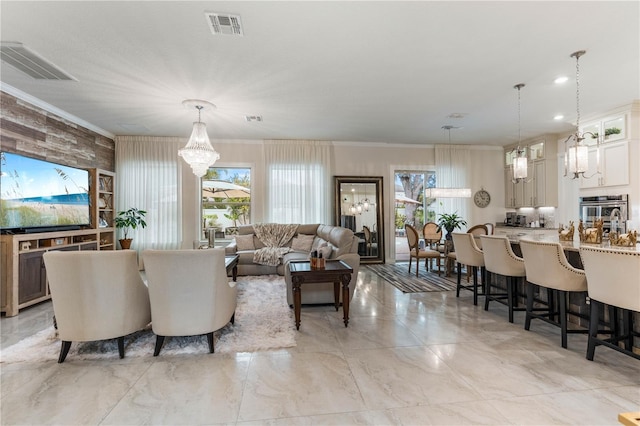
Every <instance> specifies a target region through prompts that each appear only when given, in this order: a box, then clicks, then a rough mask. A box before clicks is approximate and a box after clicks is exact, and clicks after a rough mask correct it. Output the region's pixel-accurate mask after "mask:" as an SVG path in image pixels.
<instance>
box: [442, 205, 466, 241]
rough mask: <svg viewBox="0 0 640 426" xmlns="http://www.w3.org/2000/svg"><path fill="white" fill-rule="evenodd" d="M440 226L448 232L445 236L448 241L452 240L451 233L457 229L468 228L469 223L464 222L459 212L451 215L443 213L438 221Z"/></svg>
mask: <svg viewBox="0 0 640 426" xmlns="http://www.w3.org/2000/svg"><path fill="white" fill-rule="evenodd" d="M438 226H440V228H444V229H445V230H446V231H447V235H446V236H445V238H446V239H447V240H450V239H451V233H452V232H453V231H454V230H456V229H460V228H462V227H463V226H467V221H466V220H464V219H463V218H462V217H461V216H458V212H455V213H451V214H449V213H442V214H441V215H440V218H439V219H438Z"/></svg>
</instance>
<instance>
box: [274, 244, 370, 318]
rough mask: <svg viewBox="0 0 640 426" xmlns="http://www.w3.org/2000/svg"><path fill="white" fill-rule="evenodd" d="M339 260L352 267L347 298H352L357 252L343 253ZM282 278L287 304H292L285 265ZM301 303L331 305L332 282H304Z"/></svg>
mask: <svg viewBox="0 0 640 426" xmlns="http://www.w3.org/2000/svg"><path fill="white" fill-rule="evenodd" d="M338 259H339V260H342V261H344V263H346V264H347V265H349V266H350V267H351V269H353V274H351V281H350V282H349V300H351V299H352V298H353V293H354V292H355V289H356V284H357V282H358V270H359V269H360V255H358V254H357V253H348V254H343V255H342V256H339V257H338ZM284 270H285V273H284V279H285V283H286V286H287V303H288V304H289V306H293V288H292V282H291V271H289V268H288V266H287V265H285V268H284ZM301 296H302V304H303V305H313V304H325V303H330V304H332V305H333V303H334V300H335V296H334V294H333V283H309V284H304V286H303V288H302V295H301ZM340 298H341V299H340V301H342V292H340Z"/></svg>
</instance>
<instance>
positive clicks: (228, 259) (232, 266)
mask: <svg viewBox="0 0 640 426" xmlns="http://www.w3.org/2000/svg"><path fill="white" fill-rule="evenodd" d="M238 259H240V256H238V255H237V254H233V255H231V256H225V257H224V266H225V268H226V269H227V275H229V272H231V277H232V279H233V280H234V281H236V280H237V279H238Z"/></svg>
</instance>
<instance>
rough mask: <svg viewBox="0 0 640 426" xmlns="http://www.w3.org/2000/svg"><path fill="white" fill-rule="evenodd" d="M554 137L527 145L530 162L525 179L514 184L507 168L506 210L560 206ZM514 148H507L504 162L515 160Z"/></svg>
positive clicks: (509, 169)
mask: <svg viewBox="0 0 640 426" xmlns="http://www.w3.org/2000/svg"><path fill="white" fill-rule="evenodd" d="M552 140H553V139H551V138H544V139H540V138H538V139H534V140H532V141H531V142H529V143H528V144H527V145H525V146H524V147H523V148H522V149H525V150H526V152H527V156H528V158H529V162H528V163H527V170H528V173H527V174H528V177H527V179H526V180H524V181H521V182H518V183H513V182H512V175H511V173H512V171H511V167H505V171H504V182H505V207H507V208H519V207H545V206H549V207H553V206H557V205H558V188H557V185H558V173H557V170H556V168H557V167H556V166H557V161H558V160H557V156H556V142H555V140H553V142H551V143H550V142H549V141H552ZM513 149H514V147H513V146H511V147H506V148H505V162H507V163H508V162H509V160H511V161H512V160H513V155H512V154H511V152H512V150H513Z"/></svg>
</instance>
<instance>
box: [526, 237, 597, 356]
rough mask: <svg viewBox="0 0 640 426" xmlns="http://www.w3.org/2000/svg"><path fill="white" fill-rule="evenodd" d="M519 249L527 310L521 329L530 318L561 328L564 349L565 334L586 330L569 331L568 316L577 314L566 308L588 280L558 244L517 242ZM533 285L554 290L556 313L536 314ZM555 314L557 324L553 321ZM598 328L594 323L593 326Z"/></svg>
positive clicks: (584, 288)
mask: <svg viewBox="0 0 640 426" xmlns="http://www.w3.org/2000/svg"><path fill="white" fill-rule="evenodd" d="M520 249H521V250H522V258H523V259H524V267H525V271H526V274H527V284H526V287H527V288H526V293H527V309H526V312H527V314H526V318H525V323H524V329H525V330H529V328H530V327H531V320H532V319H540V320H542V321H544V322H547V323H549V324H552V325H555V326H559V327H560V335H561V343H562V347H563V348H566V347H567V334H568V333H586V332H587V330H579V329H575V330H569V329H568V327H567V322H568V315H569V314H572V315H579V313H577V312H570V311H569V308H568V306H567V304H568V296H569V294H570V293H584V292H586V291H587V278H586V276H585V273H584V271H583V270H581V269H577V268H574V267H573V266H571V264H569V262H568V261H567V257H566V255H565V253H564V249H563V247H562V245H561V244H560V243H556V242H546V241H530V240H520ZM534 285H538V286H540V287H546V288H549V289H552V290H554V292H555V293H557V295H558V298H557V299H558V311H554V309H551V310H550V311H549V312H547V313H537V312H535V311H534V309H533V296H534ZM555 315H558V317H559V319H558V321H559V322H556V321H555ZM596 326H597V324H596Z"/></svg>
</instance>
